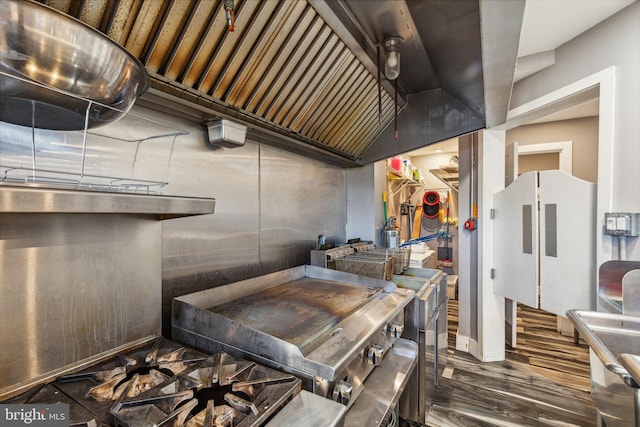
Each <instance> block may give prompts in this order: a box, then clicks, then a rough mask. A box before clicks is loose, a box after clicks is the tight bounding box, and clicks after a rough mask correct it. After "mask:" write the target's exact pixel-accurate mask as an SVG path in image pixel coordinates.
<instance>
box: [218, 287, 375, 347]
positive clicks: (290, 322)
mask: <svg viewBox="0 0 640 427" xmlns="http://www.w3.org/2000/svg"><path fill="white" fill-rule="evenodd" d="M383 292H384V291H383V289H380V288H373V287H368V286H357V285H353V284H347V283H340V282H335V281H329V280H324V279H317V278H310V277H305V278H302V279H299V280H295V281H293V282H289V283H286V284H283V285H280V286H276V287H273V288H270V289H267V290H265V291H262V292H258V293H256V294H253V295H249V296H245V297H242V298H239V299H236V300H234V301H231V302H228V303H225V304H222V305H219V306H214V307H211V308H208V310H209V311H212V312H214V313H217V314H219V315H220V316H223V317H226V318H228V319H231V320H233V321H236V322H239V323H243V324H244V325H246V326H248V327H250V328H253V329H256V330H259V331H262V332H264V333H266V334H269V335H272V336H274V337H277V338H280V339H282V340H284V341H287V342H289V343H291V344H293V345H295V346H297V347H298V348H299V349H301V350H302V349H304V348H305V347H307V346H308V345H309V344H311V343H313V342H314V341H315V340H316V339H317V338H318V337H320V336H321V335H323V334H324V333H326V332H328V331H329V330H330V329H331V328H333V327H335V326H337V325H338V324H340V322H342V321H344V320H345V319H346V318H347V317H348V316H349V315H351V314H352V313H353V312H355V311H356V310H358V309H359V308H360V307H362V306H364V305H365V304H367V303H368V302H369V301H371V300H372V299H374V298H376V297H377V296H379V295H380V294H382V293H383ZM283 326H284V327H283Z"/></svg>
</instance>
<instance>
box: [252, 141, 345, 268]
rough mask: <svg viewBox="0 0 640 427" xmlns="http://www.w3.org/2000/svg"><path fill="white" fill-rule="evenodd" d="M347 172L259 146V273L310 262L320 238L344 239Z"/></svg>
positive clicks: (329, 240) (341, 240)
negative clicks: (322, 236)
mask: <svg viewBox="0 0 640 427" xmlns="http://www.w3.org/2000/svg"><path fill="white" fill-rule="evenodd" d="M346 188H347V187H346V171H345V170H344V169H341V168H337V167H334V166H329V165H326V164H324V163H320V162H317V161H314V160H309V159H307V158H304V157H300V156H293V155H291V154H288V153H287V152H284V151H281V150H278V149H276V148H272V147H269V146H261V148H260V264H261V274H266V273H270V272H273V271H277V270H282V269H286V268H290V267H295V266H297V265H301V264H307V263H309V251H310V250H311V249H314V248H315V242H316V237H317V236H318V235H319V234H324V235H325V238H326V239H327V242H334V243H336V242H344V241H345V235H346V230H345V228H346V217H347V212H346V203H347V202H346V200H347V195H346V191H347V190H346Z"/></svg>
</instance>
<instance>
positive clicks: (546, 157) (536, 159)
mask: <svg viewBox="0 0 640 427" xmlns="http://www.w3.org/2000/svg"><path fill="white" fill-rule="evenodd" d="M557 169H560V153H542V154H526V155H525V154H520V155H519V156H518V176H520V175H522V174H523V173H526V172H531V171H548V170H557Z"/></svg>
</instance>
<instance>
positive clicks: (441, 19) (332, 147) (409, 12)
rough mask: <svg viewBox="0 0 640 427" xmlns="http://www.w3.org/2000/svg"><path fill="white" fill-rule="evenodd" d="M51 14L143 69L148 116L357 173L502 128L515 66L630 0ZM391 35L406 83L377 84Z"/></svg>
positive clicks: (206, 5)
mask: <svg viewBox="0 0 640 427" xmlns="http://www.w3.org/2000/svg"><path fill="white" fill-rule="evenodd" d="M41 2H42V3H45V4H47V5H49V6H51V7H53V8H55V9H58V10H60V11H62V12H63V13H66V14H69V15H71V16H73V17H75V18H77V19H80V20H81V21H83V22H85V23H86V24H88V25H90V26H92V27H94V28H96V29H97V30H99V31H101V32H102V33H104V34H106V35H108V36H109V37H110V38H111V39H112V40H114V41H115V42H117V43H119V44H120V45H122V46H123V47H124V48H126V49H127V50H128V51H129V52H131V53H132V54H133V55H134V56H136V57H137V58H138V59H140V61H141V62H142V63H143V64H144V66H145V68H146V69H147V71H148V72H149V74H150V76H151V90H150V91H149V92H148V93H147V94H145V95H144V96H143V97H142V98H141V100H140V102H141V103H142V104H146V105H154V106H159V105H161V106H162V108H163V109H164V110H165V111H167V112H170V113H173V114H176V115H179V116H182V117H186V118H189V119H191V120H194V121H199V122H201V123H203V124H204V123H206V122H208V121H209V120H210V119H211V118H214V117H224V118H227V119H236V120H239V121H241V122H243V123H244V124H246V125H248V126H249V134H250V136H251V137H252V138H253V139H255V140H258V141H261V142H265V143H269V144H272V145H275V146H280V147H281V148H284V149H287V150H290V151H293V152H299V153H301V154H305V155H308V156H310V157H314V158H318V159H321V160H324V161H327V162H330V163H334V164H338V165H341V166H356V165H360V164H366V163H370V162H373V161H377V160H380V159H383V158H386V157H389V156H391V155H394V154H398V153H402V152H407V151H410V150H412V149H416V148H419V147H423V146H428V145H430V144H433V143H436V142H439V141H444V140H448V139H451V138H454V137H457V136H460V135H463V134H467V133H470V132H474V131H477V130H479V129H482V128H485V127H492V126H494V125H498V124H501V123H503V122H504V121H505V120H506V113H507V110H508V102H509V96H510V92H511V88H512V85H513V82H514V74H515V73H516V71H517V70H516V58H517V57H521V58H520V59H522V58H523V57H524V58H530V59H531V57H534V59H536V58H535V55H537V54H540V53H543V54H545V52H547V53H548V52H549V51H553V49H555V48H556V47H558V46H560V45H561V44H562V43H565V42H566V41H568V40H570V39H571V38H573V37H574V36H575V35H576V34H579V33H580V32H582V31H584V30H585V29H587V28H589V27H591V26H593V25H595V24H596V23H597V22H599V21H600V20H602V19H605V18H606V17H607V16H610V15H611V14H613V13H615V12H616V11H617V10H619V9H620V8H622V7H625V6H626V5H628V4H629V3H630V2H631V0H606V1H604V0H554V1H550V0H528V1H526V3H525V0H510V1H490V0H455V1H453V0H420V1H417V0H396V1H388V0H367V1H361V0H330V1H327V0H295V1H257V0H235V1H234V7H235V9H234V12H235V31H233V32H231V31H229V29H228V26H227V22H226V19H225V14H224V10H223V7H222V5H223V1H222V0H175V1H171V2H167V1H157V0H92V1H81V2H78V1H74V0H42V1H41ZM585 4H588V6H585ZM550 16H553V17H557V21H556V20H554V19H551V18H549V17H550ZM554 22H557V24H554ZM541 28H544V30H543V31H542V30H541ZM392 35H393V36H401V37H402V38H403V39H404V41H403V43H402V49H401V56H400V67H401V71H400V77H399V78H398V79H396V80H395V81H387V80H386V79H385V78H384V76H383V77H382V78H381V79H380V81H378V78H379V74H378V66H377V64H378V46H379V44H380V42H381V41H382V40H384V39H385V38H386V37H387V36H392ZM518 42H519V43H518ZM523 55H524V56H523ZM547 56H548V54H547ZM380 60H381V61H384V52H383V51H382V52H381V59H380ZM530 62H533V63H534V65H537V66H539V64H540V63H548V58H546V57H545V58H543V60H542V61H540V60H538V59H536V60H535V61H530ZM536 62H537V63H538V64H536Z"/></svg>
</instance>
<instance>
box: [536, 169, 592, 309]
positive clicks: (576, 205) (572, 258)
mask: <svg viewBox="0 0 640 427" xmlns="http://www.w3.org/2000/svg"><path fill="white" fill-rule="evenodd" d="M595 202H596V185H595V184H593V183H591V182H587V181H583V180H581V179H578V178H575V177H573V176H571V175H569V174H567V173H564V172H561V171H557V170H550V171H541V172H540V308H541V309H543V310H546V311H548V312H550V313H554V314H556V315H558V316H566V312H567V310H570V309H581V310H595V309H596V285H595V283H596V268H595V267H594V266H595V255H596V254H595V247H596V246H595V215H596V209H595V208H596V204H595Z"/></svg>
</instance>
